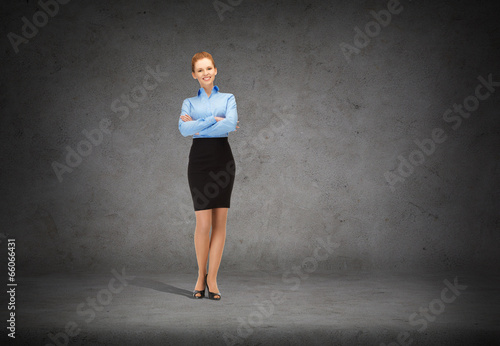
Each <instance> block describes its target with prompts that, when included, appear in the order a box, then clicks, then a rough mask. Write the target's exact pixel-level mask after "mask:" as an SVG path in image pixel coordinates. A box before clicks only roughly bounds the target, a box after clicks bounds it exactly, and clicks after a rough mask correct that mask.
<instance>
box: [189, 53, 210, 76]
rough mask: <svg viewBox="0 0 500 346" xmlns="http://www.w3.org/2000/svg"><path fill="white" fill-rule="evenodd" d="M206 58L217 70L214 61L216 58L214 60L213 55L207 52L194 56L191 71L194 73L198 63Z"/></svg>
mask: <svg viewBox="0 0 500 346" xmlns="http://www.w3.org/2000/svg"><path fill="white" fill-rule="evenodd" d="M204 58H207V59H209V60H210V61H211V62H212V64H213V65H214V68H215V61H214V58H212V55H210V53H207V52H200V53H196V54H195V55H193V58H192V59H191V71H193V72H194V64H196V62H197V61H198V60H201V59H204Z"/></svg>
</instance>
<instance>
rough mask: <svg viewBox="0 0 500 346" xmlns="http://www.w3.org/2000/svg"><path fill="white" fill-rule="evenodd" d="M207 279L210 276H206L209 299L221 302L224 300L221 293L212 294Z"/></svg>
mask: <svg viewBox="0 0 500 346" xmlns="http://www.w3.org/2000/svg"><path fill="white" fill-rule="evenodd" d="M207 277H208V274H207V275H205V287H206V288H207V291H208V299H212V300H220V299H221V298H222V295H221V294H220V292H219V293H214V292H210V288H209V287H208V282H207ZM215 296H218V297H215Z"/></svg>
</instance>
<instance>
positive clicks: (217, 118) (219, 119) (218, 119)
mask: <svg viewBox="0 0 500 346" xmlns="http://www.w3.org/2000/svg"><path fill="white" fill-rule="evenodd" d="M222 119H226V118H223V117H215V120H217V121H221V120H222ZM239 122H240V121H239V120H238V121H237V122H236V124H238V123H239ZM236 128H237V129H239V128H240V127H239V126H238V125H236ZM234 131H238V130H236V129H235V130H234Z"/></svg>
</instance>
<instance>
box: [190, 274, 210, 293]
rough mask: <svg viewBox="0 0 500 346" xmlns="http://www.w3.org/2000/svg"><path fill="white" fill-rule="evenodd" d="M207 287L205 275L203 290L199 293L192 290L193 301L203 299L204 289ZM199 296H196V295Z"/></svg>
mask: <svg viewBox="0 0 500 346" xmlns="http://www.w3.org/2000/svg"><path fill="white" fill-rule="evenodd" d="M206 287H207V276H206V275H205V288H204V289H203V290H201V291H198V290H194V291H193V298H195V299H201V298H205V289H206ZM198 293H199V294H200V295H199V296H197V294H198Z"/></svg>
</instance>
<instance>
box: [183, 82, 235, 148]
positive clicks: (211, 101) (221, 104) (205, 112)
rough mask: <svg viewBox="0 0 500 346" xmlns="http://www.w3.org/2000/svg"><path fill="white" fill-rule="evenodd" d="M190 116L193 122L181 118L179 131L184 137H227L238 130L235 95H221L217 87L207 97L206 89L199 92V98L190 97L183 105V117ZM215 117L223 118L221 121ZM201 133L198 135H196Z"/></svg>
mask: <svg viewBox="0 0 500 346" xmlns="http://www.w3.org/2000/svg"><path fill="white" fill-rule="evenodd" d="M186 114H189V115H190V116H191V118H192V119H193V120H192V121H183V120H182V119H181V118H180V116H179V131H180V132H181V134H182V135H183V136H184V137H187V136H191V135H193V138H208V137H227V136H228V135H229V132H231V131H235V130H236V123H237V122H238V112H237V110H236V100H235V99H234V95H233V94H229V93H220V92H219V87H218V86H217V85H215V86H214V87H213V89H212V92H211V93H210V97H208V96H207V93H206V92H205V89H203V88H200V89H199V90H198V96H195V97H190V98H187V99H185V100H184V102H183V103H182V110H181V115H186ZM215 117H222V118H225V119H222V120H220V121H217V120H215ZM197 132H199V134H198V135H195V133H197Z"/></svg>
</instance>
